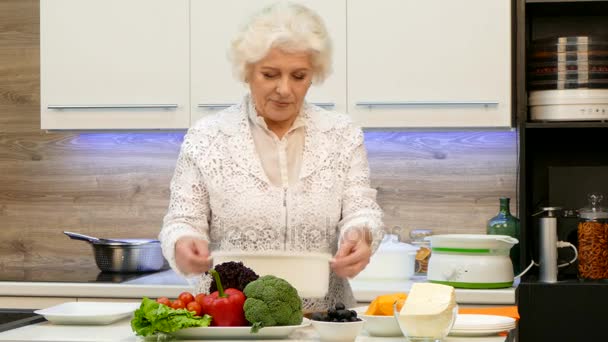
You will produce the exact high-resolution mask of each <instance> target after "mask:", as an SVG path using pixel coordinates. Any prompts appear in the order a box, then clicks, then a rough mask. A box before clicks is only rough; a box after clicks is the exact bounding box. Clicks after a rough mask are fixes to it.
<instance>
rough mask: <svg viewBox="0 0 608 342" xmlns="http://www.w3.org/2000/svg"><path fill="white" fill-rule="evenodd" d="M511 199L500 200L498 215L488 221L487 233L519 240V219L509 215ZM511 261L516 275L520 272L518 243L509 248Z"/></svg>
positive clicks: (502, 198) (503, 198)
mask: <svg viewBox="0 0 608 342" xmlns="http://www.w3.org/2000/svg"><path fill="white" fill-rule="evenodd" d="M510 202H511V199H510V198H508V197H501V198H500V210H499V211H498V215H496V216H494V217H492V218H491V219H490V220H489V221H488V226H487V233H488V234H491V235H508V236H511V237H514V238H516V239H517V240H519V239H520V238H519V219H518V218H517V217H515V216H513V215H511V210H510V209H509V204H510ZM510 257H511V261H512V262H513V272H514V273H515V275H518V274H519V272H521V267H520V260H519V243H518V244H516V245H515V246H513V247H512V248H511V254H510Z"/></svg>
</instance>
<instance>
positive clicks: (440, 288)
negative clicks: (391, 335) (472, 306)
mask: <svg viewBox="0 0 608 342" xmlns="http://www.w3.org/2000/svg"><path fill="white" fill-rule="evenodd" d="M457 315H458V305H456V297H455V291H454V288H453V287H452V286H448V285H442V284H432V283H415V284H413V285H412V288H411V290H410V292H409V294H408V297H407V299H406V300H405V304H404V305H403V307H402V308H401V310H400V311H399V310H397V309H395V318H396V319H397V322H398V324H399V328H400V329H401V332H402V333H403V335H404V336H405V337H407V338H408V339H409V341H412V342H418V341H420V342H422V341H425V342H428V341H441V340H443V339H444V338H445V337H446V336H447V335H448V334H449V332H450V330H451V329H452V326H453V325H454V322H455V321H456V316H457Z"/></svg>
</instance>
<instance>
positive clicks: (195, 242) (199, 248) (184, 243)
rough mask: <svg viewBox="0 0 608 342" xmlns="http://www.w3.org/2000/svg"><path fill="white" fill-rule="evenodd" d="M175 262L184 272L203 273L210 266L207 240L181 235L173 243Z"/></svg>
mask: <svg viewBox="0 0 608 342" xmlns="http://www.w3.org/2000/svg"><path fill="white" fill-rule="evenodd" d="M175 263H176V264H177V267H178V268H179V270H180V271H181V272H182V273H184V274H188V275H190V274H203V273H205V272H207V271H208V270H209V269H210V268H211V263H212V261H211V257H210V254H209V244H208V243H207V241H205V240H202V239H199V238H194V237H183V238H181V239H179V240H177V242H176V243H175Z"/></svg>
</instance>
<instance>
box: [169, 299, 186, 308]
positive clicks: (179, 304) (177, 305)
mask: <svg viewBox="0 0 608 342" xmlns="http://www.w3.org/2000/svg"><path fill="white" fill-rule="evenodd" d="M171 307H172V308H174V309H185V308H186V305H185V304H184V302H182V301H181V300H179V299H176V300H174V301H173V303H171Z"/></svg>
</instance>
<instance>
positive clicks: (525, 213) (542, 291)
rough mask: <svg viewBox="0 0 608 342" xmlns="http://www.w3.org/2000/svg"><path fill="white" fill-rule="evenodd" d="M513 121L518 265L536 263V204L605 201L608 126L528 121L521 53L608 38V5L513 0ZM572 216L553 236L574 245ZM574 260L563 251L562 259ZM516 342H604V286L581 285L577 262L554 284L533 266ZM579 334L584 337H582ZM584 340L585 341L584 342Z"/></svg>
mask: <svg viewBox="0 0 608 342" xmlns="http://www.w3.org/2000/svg"><path fill="white" fill-rule="evenodd" d="M516 13H517V14H516V17H517V28H516V42H515V45H516V62H515V63H516V77H515V79H516V112H517V113H516V116H517V127H518V132H519V137H518V139H519V148H520V151H519V164H520V168H519V172H520V174H519V176H520V182H519V193H520V196H519V215H520V218H521V234H522V238H521V239H520V240H521V248H522V251H523V252H522V256H521V266H522V267H525V266H527V265H528V264H529V263H530V262H531V260H533V259H534V260H535V261H538V250H537V246H538V238H537V234H538V223H537V222H538V221H537V218H536V217H535V216H533V215H534V214H535V213H536V212H538V211H539V210H540V208H541V207H548V206H560V207H564V208H567V209H578V208H581V207H584V206H585V205H586V204H587V198H586V195H587V194H588V193H590V192H603V193H604V194H605V195H607V196H608V122H591V121H572V122H534V121H531V120H530V119H529V111H528V102H527V96H528V90H527V87H526V51H528V47H529V46H530V42H531V41H533V40H535V39H540V38H547V37H554V36H581V35H604V36H608V1H606V0H587V1H576V0H569V1H555V0H553V1H551V0H518V1H517V3H516ZM577 223H578V219H577V218H576V217H575V216H572V217H567V218H560V220H559V225H558V238H559V239H560V240H563V241H569V242H572V243H574V244H575V245H576V243H577V241H576V240H577V236H576V227H577ZM571 256H572V254H571V252H570V251H569V250H568V249H564V250H560V258H561V259H563V260H564V261H565V260H568V259H570V257H571ZM517 301H518V303H517V304H518V308H519V313H520V316H521V320H520V322H519V341H521V342H528V341H530V342H532V341H552V342H556V341H579V340H583V339H584V340H598V341H600V340H607V339H608V338H606V335H608V331H607V330H606V328H605V317H606V314H605V312H606V311H605V308H606V307H608V281H582V280H579V279H578V278H577V269H576V264H575V265H571V266H568V267H566V268H563V269H560V273H559V277H558V282H557V283H552V284H547V283H541V282H539V281H538V268H536V267H533V268H532V269H531V271H530V272H529V273H528V274H526V275H525V276H524V277H523V279H522V281H521V283H520V285H519V287H518V289H517ZM581 332H584V334H581ZM583 336H584V337H583Z"/></svg>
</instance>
